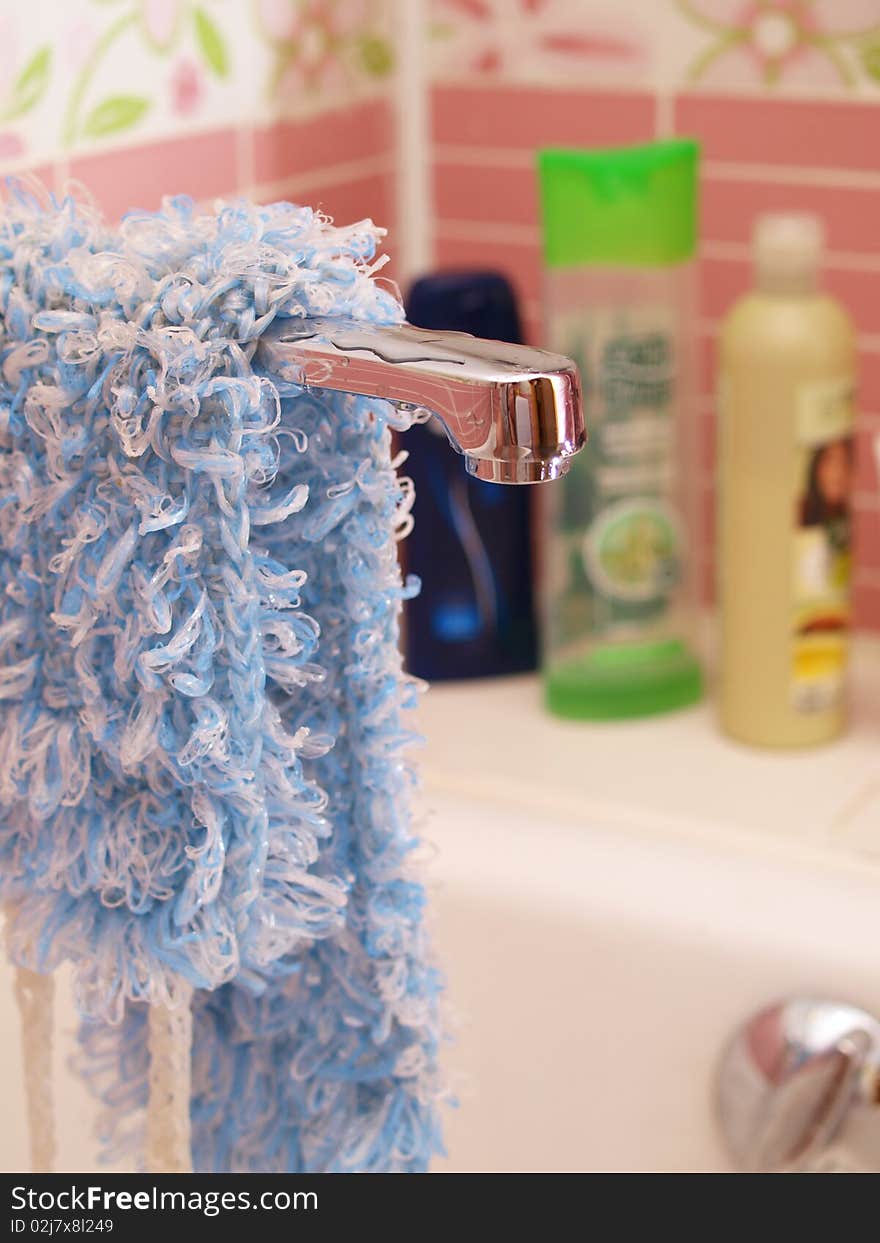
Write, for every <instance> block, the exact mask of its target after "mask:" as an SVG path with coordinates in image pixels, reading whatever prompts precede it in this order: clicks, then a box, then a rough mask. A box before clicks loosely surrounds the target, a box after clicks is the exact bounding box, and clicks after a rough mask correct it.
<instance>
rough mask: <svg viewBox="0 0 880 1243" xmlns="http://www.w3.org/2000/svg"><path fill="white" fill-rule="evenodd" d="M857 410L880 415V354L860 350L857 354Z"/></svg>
mask: <svg viewBox="0 0 880 1243" xmlns="http://www.w3.org/2000/svg"><path fill="white" fill-rule="evenodd" d="M858 404H859V409H860V410H864V411H866V412H867V413H868V414H880V352H878V351H876V350H862V352H861V353H860V354H859V377H858Z"/></svg>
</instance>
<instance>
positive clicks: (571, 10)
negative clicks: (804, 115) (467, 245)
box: [430, 0, 880, 98]
mask: <svg viewBox="0 0 880 1243" xmlns="http://www.w3.org/2000/svg"><path fill="white" fill-rule="evenodd" d="M430 14H431V29H430V38H431V48H432V69H433V75H434V77H435V79H439V80H442V81H454V80H461V79H468V80H471V81H473V80H482V81H483V82H484V84H486V85H489V84H491V82H492V81H493V80H501V81H517V82H534V83H541V84H546V85H554V86H557V85H560V84H564V85H566V86H570V87H571V86H578V85H580V86H581V87H583V88H588V87H593V86H600V85H604V84H613V85H621V84H623V83H625V82H630V83H633V82H638V83H639V84H640V85H641V86H646V87H648V88H653V89H661V90H670V89H678V90H688V89H692V88H694V87H697V88H705V89H712V90H733V91H746V92H754V91H758V92H763V91H766V92H775V93H779V94H792V95H803V94H807V95H810V94H815V95H818V96H827V95H828V94H832V95H833V94H841V95H851V94H864V95H868V96H875V97H877V98H880V3H878V0H430Z"/></svg>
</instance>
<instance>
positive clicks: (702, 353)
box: [697, 332, 718, 397]
mask: <svg viewBox="0 0 880 1243" xmlns="http://www.w3.org/2000/svg"><path fill="white" fill-rule="evenodd" d="M717 359H718V342H717V339H716V334H715V333H714V332H703V333H701V334H700V339H699V346H698V349H697V392H698V394H699V395H700V396H701V397H714V395H715V387H716V367H717V365H718V361H717Z"/></svg>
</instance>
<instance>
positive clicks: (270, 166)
mask: <svg viewBox="0 0 880 1243" xmlns="http://www.w3.org/2000/svg"><path fill="white" fill-rule="evenodd" d="M392 124H393V122H392V116H391V110H390V107H389V104H388V102H387V101H386V100H381V99H378V100H370V101H368V102H366V103H362V104H357V105H354V106H353V107H351V108H346V109H340V110H339V111H334V112H324V113H321V114H320V115H319V116H316V117H311V118H309V119H308V120H301V121H279V122H276V123H275V124H274V125H271V126H266V127H263V128H261V129H257V130H254V135H253V139H254V156H253V159H254V176H255V177H256V179H257V181H258V182H270V181H283V180H285V179H286V178H288V177H291V176H295V175H297V174H299V173H307V172H311V171H312V170H313V169H316V168H332V167H333V166H334V165H335V164H346V163H348V162H349V161H351V160H362V159H366V158H368V157H369V156H372V155H380V154H382V153H383V152H385V151H388V150H389V149H390V147H391V145H392V142H393V128H392Z"/></svg>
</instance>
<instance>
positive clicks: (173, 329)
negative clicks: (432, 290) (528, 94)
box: [0, 185, 440, 1171]
mask: <svg viewBox="0 0 880 1243" xmlns="http://www.w3.org/2000/svg"><path fill="white" fill-rule="evenodd" d="M379 235H380V231H379V230H376V229H375V227H374V226H373V225H372V223H371V222H370V221H365V222H362V223H361V224H358V225H355V226H352V227H350V228H334V227H332V226H331V225H330V224H329V222H328V221H327V220H326V219H324V218H323V217H321V216H319V215H318V214H316V213H314V212H312V211H311V210H309V209H308V208H302V207H295V206H292V205H290V204H284V203H281V204H275V205H272V206H269V207H254V206H252V205H250V204H247V203H242V202H233V203H228V204H220V205H219V206H218V208H217V210H216V212H214V213H208V214H198V213H197V212H196V211H195V209H194V207H193V204H192V203H191V202H190V201H189V200H186V199H172V200H168V201H166V203H165V205H164V206H163V208H162V210H161V211H160V212H158V213H156V214H148V213H132V214H130V215H129V216H127V217H126V218H125V219H124V220H123V222H122V225H121V227H120V228H119V230H118V231H111V230H109V229H108V228H107V227H106V226H105V225H104V224H103V223H102V222H101V220H100V218H99V216H98V215H97V213H96V212H94V211H93V210H92V209H91V208H89V207H88V206H87V205H84V204H82V203H77V202H76V201H75V200H74V199H73V198H70V197H68V198H65V199H64V200H63V201H62V202H60V203H58V202H56V201H55V200H52V199H42V198H41V196H40V195H39V194H37V193H36V192H35V191H34V190H33V189H31V188H29V187H26V186H23V185H12V186H11V187H10V190H9V193H8V195H7V200H6V202H5V203H4V204H3V205H2V208H0V587H2V595H0V898H2V900H3V901H4V903H5V904H6V906H7V910H8V912H9V917H10V944H11V951H12V954H13V957H14V958H15V959H16V960H17V961H19V962H21V963H23V964H26V965H28V966H31V967H34V968H35V969H37V970H39V971H51V970H53V969H54V968H55V967H56V966H58V964H60V963H62V962H64V961H69V962H72V963H73V965H74V969H75V975H76V984H77V993H78V1000H79V1004H80V1007H81V1009H82V1012H83V1014H84V1016H85V1022H84V1024H83V1029H82V1034H81V1040H82V1057H81V1061H82V1065H83V1070H84V1072H85V1073H86V1074H87V1075H88V1077H89V1079H90V1082H91V1084H92V1086H93V1087H94V1088H95V1090H96V1091H97V1092H98V1093H99V1094H100V1095H101V1097H102V1099H103V1101H104V1103H105V1106H106V1110H105V1113H104V1116H103V1122H102V1127H103V1132H104V1139H105V1142H106V1145H107V1147H108V1148H109V1149H110V1150H112V1151H113V1152H114V1153H116V1154H118V1153H119V1152H120V1151H122V1150H124V1149H125V1148H126V1146H131V1145H135V1144H137V1143H138V1142H139V1139H138V1136H139V1129H140V1115H141V1113H142V1109H143V1106H144V1104H145V1102H146V1073H147V1064H148V1056H147V1049H146V1003H148V1002H153V1003H171V1004H173V1003H174V1001H175V986H176V982H177V981H179V980H181V979H183V980H186V981H188V982H189V983H190V984H192V985H193V986H194V987H195V989H196V990H197V991H196V993H195V997H194V1002H193V1005H194V1053H193V1098H192V1103H191V1117H192V1124H193V1149H194V1161H195V1166H196V1168H198V1169H203V1170H254V1171H264V1170H265V1171H274V1170H278V1171H324V1170H331V1171H338V1170H393V1171H410V1170H422V1169H424V1168H425V1167H426V1165H427V1162H428V1160H429V1157H430V1155H431V1153H432V1152H433V1151H435V1150H436V1149H437V1148H438V1147H439V1133H438V1124H437V1111H436V1104H437V1098H438V1084H437V1071H436V1057H437V1044H438V1034H437V1033H438V1021H437V1009H438V1002H437V998H438V992H439V988H440V981H439V978H438V975H437V972H436V969H435V968H434V966H433V965H432V963H431V960H430V956H429V953H428V949H427V946H426V943H425V934H424V929H423V908H424V892H423V889H422V887H421V885H420V884H419V883H418V882H417V881H416V880H414V879H413V878H412V877H411V876H410V875H409V872H408V855H409V854H410V852H411V850H412V848H413V846H414V845H415V838H414V836H413V832H412V829H411V825H410V808H409V801H410V792H411V786H412V782H413V775H412V770H411V767H410V765H409V763H408V761H407V758H406V755H405V749H406V746H407V744H408V742H409V741H410V740H411V735H410V733H409V731H408V728H407V726H406V725H405V724H404V721H403V717H402V711H403V709H404V708H406V707H408V706H410V705H411V703H412V701H413V699H414V696H415V693H416V688H415V686H414V685H413V684H412V683H411V682H410V681H409V680H408V679H407V678H406V677H405V676H404V675H403V674H402V672H401V665H400V658H399V656H398V650H397V629H398V615H399V611H400V606H401V600H402V599H403V598H404V597H405V595H406V594H407V592H409V591H412V590H414V587H415V585H414V584H412V583H407V584H404V583H402V582H401V577H400V573H399V570H398V567H397V558H396V540H397V538H398V537H399V536H400V535H401V534H404V533H405V530H406V527H407V524H408V522H409V507H410V505H411V502H412V497H411V490H410V488H409V487H408V484H407V481H406V480H402V479H400V478H399V477H398V476H397V474H396V471H395V469H394V466H393V464H392V462H391V448H390V443H391V431H390V428H391V426H392V425H394V426H400V425H401V416H400V415H399V414H398V413H397V412H396V411H395V410H394V409H393V408H392V407H391V406H389V405H388V404H387V403H384V402H379V401H373V400H366V399H363V398H355V397H348V396H344V395H337V394H329V393H321V392H316V391H305V390H303V389H301V388H297V387H295V386H294V385H292V384H289V383H285V382H280V381H279V380H278V379H276V378H274V377H272V376H268V375H265V374H261V372H260V369H259V365H258V356H257V357H255V349H256V344H257V342H258V339H259V337H260V334H261V333H262V332H263V331H265V329H266V328H267V327H268V325H269V324H270V323H271V322H272V321H273V320H275V319H276V318H279V317H291V316H297V317H303V316H309V315H321V316H326V315H341V316H342V315H344V316H347V317H351V318H363V319H369V320H372V321H377V322H392V321H396V320H398V319H400V318H401V316H402V312H401V308H400V306H399V303H398V302H397V300H396V299H395V298H394V297H393V295H392V294H390V293H389V292H388V291H387V290H385V289H384V288H383V287H382V286H381V285H380V284H379V283H377V282H376V281H375V280H374V279H373V268H372V267H371V263H372V260H373V257H374V253H375V248H376V243H377V238H378V237H379Z"/></svg>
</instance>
